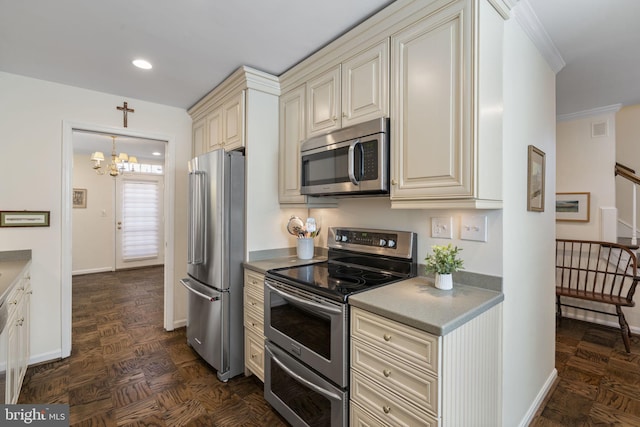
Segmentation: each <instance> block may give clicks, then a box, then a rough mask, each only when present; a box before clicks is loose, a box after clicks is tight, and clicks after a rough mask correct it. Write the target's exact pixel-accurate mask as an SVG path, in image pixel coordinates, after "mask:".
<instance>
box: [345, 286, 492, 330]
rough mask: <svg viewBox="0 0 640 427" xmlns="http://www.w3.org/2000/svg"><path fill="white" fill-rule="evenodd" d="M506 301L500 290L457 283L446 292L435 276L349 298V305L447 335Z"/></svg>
mask: <svg viewBox="0 0 640 427" xmlns="http://www.w3.org/2000/svg"><path fill="white" fill-rule="evenodd" d="M503 300H504V295H503V294H502V293H501V292H497V291H492V290H487V289H482V288H478V287H475V286H468V285H462V284H458V283H455V284H454V285H453V289H452V290H449V291H443V290H440V289H437V288H436V287H435V286H434V285H433V279H430V278H428V277H415V278H412V279H408V280H403V281H401V282H396V283H392V284H390V285H387V286H382V287H380V288H376V289H372V290H370V291H366V292H362V293H359V294H355V295H352V296H351V297H349V304H350V305H352V306H354V307H359V308H362V309H364V310H367V311H371V312H373V313H376V314H379V315H380V316H383V317H387V318H389V319H392V320H395V321H398V322H401V323H404V324H406V325H409V326H413V327H415V328H418V329H420V330H423V331H426V332H429V333H431V334H434V335H446V334H448V333H449V332H451V331H453V330H454V329H456V328H458V327H459V326H461V325H463V324H465V323H466V322H468V321H469V320H471V319H473V318H474V317H476V316H478V315H480V314H482V313H484V312H485V311H487V310H488V309H489V308H491V307H493V306H495V305H496V304H499V303H500V302H502V301H503Z"/></svg>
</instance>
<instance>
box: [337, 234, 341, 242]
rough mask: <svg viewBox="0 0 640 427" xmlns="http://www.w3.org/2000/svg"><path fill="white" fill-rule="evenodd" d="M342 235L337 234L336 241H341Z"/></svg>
mask: <svg viewBox="0 0 640 427" xmlns="http://www.w3.org/2000/svg"><path fill="white" fill-rule="evenodd" d="M341 238H342V237H341V236H340V235H339V234H336V242H339V241H340V239H341Z"/></svg>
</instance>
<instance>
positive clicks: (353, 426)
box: [349, 400, 393, 427]
mask: <svg viewBox="0 0 640 427" xmlns="http://www.w3.org/2000/svg"><path fill="white" fill-rule="evenodd" d="M349 411H350V414H349V426H350V427H378V426H384V427H393V426H390V425H389V424H386V423H383V422H382V421H380V420H379V419H377V418H376V417H374V416H373V415H371V414H370V413H368V412H367V411H366V410H364V409H362V407H361V406H360V405H358V404H357V403H355V402H354V401H353V400H352V401H350V402H349Z"/></svg>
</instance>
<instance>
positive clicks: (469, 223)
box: [460, 215, 487, 242]
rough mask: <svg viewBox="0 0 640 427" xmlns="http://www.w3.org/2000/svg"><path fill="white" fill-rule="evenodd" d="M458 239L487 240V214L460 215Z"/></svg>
mask: <svg viewBox="0 0 640 427" xmlns="http://www.w3.org/2000/svg"><path fill="white" fill-rule="evenodd" d="M460 239H462V240H475V241H478V242H486V241H487V216H486V215H473V216H471V215H462V219H461V221H460Z"/></svg>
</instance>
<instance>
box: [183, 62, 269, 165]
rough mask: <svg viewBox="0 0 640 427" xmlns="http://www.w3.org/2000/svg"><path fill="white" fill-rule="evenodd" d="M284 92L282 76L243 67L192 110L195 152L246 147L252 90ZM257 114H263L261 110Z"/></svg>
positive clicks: (197, 153) (190, 112)
mask: <svg viewBox="0 0 640 427" xmlns="http://www.w3.org/2000/svg"><path fill="white" fill-rule="evenodd" d="M253 90H256V91H260V92H265V93H267V94H270V95H274V96H278V95H280V85H279V82H278V78H277V77H275V76H271V75H269V74H267V73H263V72H261V71H258V70H254V69H252V68H249V67H240V68H239V69H238V70H236V71H235V72H234V73H233V74H232V75H231V76H229V77H228V78H227V79H226V80H225V81H224V82H223V83H221V84H220V85H219V86H217V87H216V88H215V89H213V90H212V91H211V92H209V94H207V95H206V96H205V97H204V98H203V99H202V100H200V101H199V102H198V103H197V104H196V105H194V106H193V107H191V108H190V109H189V114H190V115H191V117H192V119H193V155H194V156H197V155H199V154H202V153H204V152H207V151H212V150H217V149H220V148H224V149H225V150H226V151H231V150H237V149H241V148H244V147H245V146H246V127H247V116H248V106H247V102H248V101H247V100H248V98H249V94H250V93H251V91H253ZM252 111H256V112H255V113H254V114H259V111H257V109H255V108H254V109H252Z"/></svg>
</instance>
